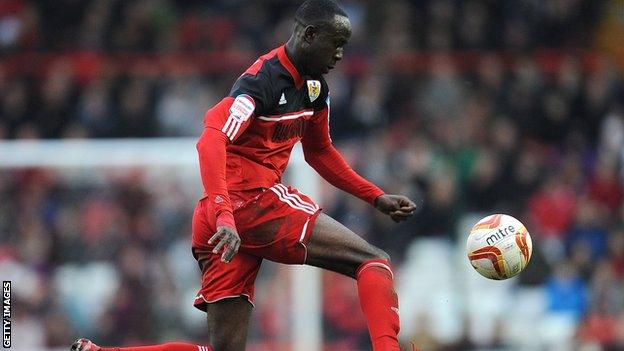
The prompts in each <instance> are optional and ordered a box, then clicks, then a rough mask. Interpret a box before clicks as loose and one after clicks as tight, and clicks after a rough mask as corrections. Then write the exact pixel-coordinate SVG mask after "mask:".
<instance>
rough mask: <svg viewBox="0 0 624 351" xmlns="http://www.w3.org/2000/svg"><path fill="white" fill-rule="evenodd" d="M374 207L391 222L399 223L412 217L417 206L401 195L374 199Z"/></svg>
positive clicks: (382, 196) (386, 195)
mask: <svg viewBox="0 0 624 351" xmlns="http://www.w3.org/2000/svg"><path fill="white" fill-rule="evenodd" d="M375 207H376V208H377V209H378V210H379V211H381V212H383V213H385V214H387V215H389V216H390V218H392V220H393V221H395V222H397V223H398V222H401V221H404V220H406V219H408V218H409V217H411V216H413V215H414V213H415V212H416V210H417V209H418V206H416V203H414V201H412V200H410V199H408V198H407V197H405V196H403V195H388V194H385V195H381V196H379V197H378V198H377V199H375Z"/></svg>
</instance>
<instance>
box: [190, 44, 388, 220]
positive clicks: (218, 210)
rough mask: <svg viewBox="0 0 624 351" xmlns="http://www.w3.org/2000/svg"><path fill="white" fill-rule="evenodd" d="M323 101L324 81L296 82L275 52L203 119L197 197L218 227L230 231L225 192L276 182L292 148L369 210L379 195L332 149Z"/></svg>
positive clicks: (281, 54)
mask: <svg viewBox="0 0 624 351" xmlns="http://www.w3.org/2000/svg"><path fill="white" fill-rule="evenodd" d="M329 100H330V99H329V89H328V86H327V83H326V82H325V80H324V79H323V77H322V76H316V77H311V76H305V77H302V76H301V75H300V74H299V72H298V71H297V69H296V68H295V66H294V65H293V64H292V62H291V61H290V59H289V58H288V56H287V55H286V50H285V48H284V46H280V47H278V48H276V49H274V50H272V51H271V52H269V53H267V54H265V55H263V56H261V57H260V58H258V59H257V60H256V61H255V62H254V64H253V65H251V66H250V67H249V68H248V69H247V70H246V71H245V73H243V74H242V75H241V76H240V77H239V78H238V80H237V81H236V83H235V84H234V86H233V87H232V90H231V91H230V93H229V94H228V96H227V97H225V98H224V99H223V100H221V101H220V102H219V103H218V104H217V105H215V106H214V107H213V108H211V109H210V110H208V112H206V115H205V118H204V127H205V128H204V132H203V133H202V136H201V137H200V139H199V141H198V143H197V150H198V152H199V161H200V170H201V177H202V183H203V185H204V189H205V194H204V196H208V197H210V198H211V201H214V203H215V204H216V206H214V208H215V214H214V215H215V216H216V217H217V225H228V226H231V227H234V228H235V225H234V219H233V216H232V206H231V203H230V198H229V192H231V191H241V190H249V189H258V188H265V189H266V188H270V187H271V186H273V185H275V184H276V183H279V182H280V181H281V178H282V175H283V173H284V170H285V169H286V166H287V165H288V160H289V158H290V153H291V151H292V149H293V147H294V146H295V144H296V143H297V142H299V141H301V143H302V146H303V151H304V155H305V159H306V162H308V163H309V164H310V165H311V166H312V167H313V168H314V169H315V170H316V171H317V172H318V173H319V174H320V175H321V176H322V177H323V178H325V179H326V180H327V181H329V182H330V183H331V184H333V185H334V186H336V187H338V188H341V189H343V190H345V191H347V192H349V193H351V194H353V195H355V196H357V197H359V198H361V199H363V200H365V201H367V202H369V203H373V202H374V200H375V199H376V198H377V197H378V196H380V195H382V194H383V191H382V190H381V189H379V188H378V187H376V186H375V185H373V184H372V183H370V182H368V181H367V180H365V179H364V178H362V177H361V176H359V175H358V174H357V173H356V172H355V171H353V169H351V167H349V165H348V164H347V163H346V162H345V160H344V159H343V158H342V156H341V155H340V154H339V153H338V151H337V150H336V149H335V148H334V146H333V144H332V142H331V138H330V136H329V112H330V107H329V104H330V101H329Z"/></svg>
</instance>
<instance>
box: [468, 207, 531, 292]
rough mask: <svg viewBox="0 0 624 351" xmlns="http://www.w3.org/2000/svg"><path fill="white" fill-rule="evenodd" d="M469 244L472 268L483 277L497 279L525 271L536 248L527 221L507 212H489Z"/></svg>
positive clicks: (476, 228)
mask: <svg viewBox="0 0 624 351" xmlns="http://www.w3.org/2000/svg"><path fill="white" fill-rule="evenodd" d="M466 246H467V247H466V248H467V251H468V259H469V260H470V264H471V265H472V267H474V269H475V270H476V271H477V272H479V274H481V275H482V276H484V277H486V278H489V279H496V280H502V279H507V278H511V277H513V276H515V275H517V274H518V273H520V272H522V270H523V269H524V268H525V267H526V266H527V264H528V263H529V260H530V259H531V252H532V251H533V243H532V242H531V236H530V235H529V232H528V231H527V229H526V227H525V226H524V224H522V223H521V222H520V221H519V220H517V219H515V218H514V217H512V216H509V215H505V214H494V215H490V216H487V217H485V218H483V219H481V220H480V221H479V222H477V224H475V225H474V226H473V227H472V230H470V235H468V242H467V245H466Z"/></svg>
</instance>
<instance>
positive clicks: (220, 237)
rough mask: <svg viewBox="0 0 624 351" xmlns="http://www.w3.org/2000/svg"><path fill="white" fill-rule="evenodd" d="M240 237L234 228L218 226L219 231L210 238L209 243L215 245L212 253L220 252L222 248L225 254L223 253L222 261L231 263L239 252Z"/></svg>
mask: <svg viewBox="0 0 624 351" xmlns="http://www.w3.org/2000/svg"><path fill="white" fill-rule="evenodd" d="M240 242H241V240H240V237H239V236H238V233H237V232H236V230H235V229H234V228H230V227H228V226H221V227H217V232H216V233H215V234H214V235H213V236H212V237H211V238H210V239H209V240H208V244H210V245H212V244H214V243H217V245H215V247H214V249H212V253H215V254H218V253H219V251H221V249H224V250H223V254H222V255H221V261H223V262H225V263H230V261H231V260H232V258H234V255H236V253H237V252H238V248H239V247H240Z"/></svg>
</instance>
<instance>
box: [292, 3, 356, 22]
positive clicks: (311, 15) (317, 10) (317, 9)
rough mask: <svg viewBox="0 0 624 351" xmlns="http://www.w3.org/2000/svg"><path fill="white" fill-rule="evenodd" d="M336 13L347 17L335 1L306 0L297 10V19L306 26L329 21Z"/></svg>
mask: <svg viewBox="0 0 624 351" xmlns="http://www.w3.org/2000/svg"><path fill="white" fill-rule="evenodd" d="M335 15H339V16H345V17H347V14H346V13H345V12H344V10H343V9H341V8H340V6H338V4H337V3H336V2H335V1H333V0H306V1H304V3H303V4H301V6H299V8H298V9H297V12H295V21H297V22H299V23H300V24H302V25H304V26H306V25H308V24H312V23H319V22H324V23H328V22H331V21H332V20H333V19H334V16H335Z"/></svg>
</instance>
